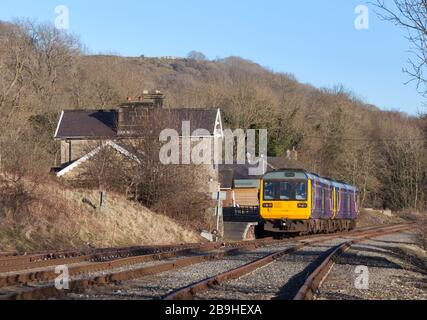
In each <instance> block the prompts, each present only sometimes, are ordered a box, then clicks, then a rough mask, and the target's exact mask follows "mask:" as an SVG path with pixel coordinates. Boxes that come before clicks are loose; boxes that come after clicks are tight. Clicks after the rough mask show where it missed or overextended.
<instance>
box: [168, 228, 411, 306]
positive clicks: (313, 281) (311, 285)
mask: <svg viewBox="0 0 427 320" xmlns="http://www.w3.org/2000/svg"><path fill="white" fill-rule="evenodd" d="M408 228H410V227H409V226H408V225H403V226H392V227H383V228H378V229H373V230H367V231H364V232H361V233H359V234H356V235H354V236H353V237H354V239H353V240H351V241H346V242H345V243H344V244H342V245H339V246H338V247H337V248H336V249H335V250H334V251H333V253H332V254H330V255H328V256H327V258H326V259H325V260H324V262H322V264H321V266H319V268H317V269H316V270H315V271H314V272H313V273H312V274H311V275H310V276H309V277H308V279H307V281H306V282H305V283H304V286H303V287H302V288H301V290H300V291H299V292H298V294H297V296H296V297H295V299H296V300H299V299H308V298H309V297H312V295H313V293H314V292H315V291H316V290H317V288H318V286H319V285H320V284H321V281H322V280H323V279H324V277H325V275H326V274H327V272H328V271H329V270H330V268H332V265H333V264H332V261H333V258H334V257H336V256H338V255H339V254H341V253H342V252H344V251H345V250H347V249H348V248H349V247H350V246H351V244H353V243H357V242H360V241H363V240H365V239H369V238H373V237H376V236H380V235H385V234H389V233H395V232H399V231H404V230H407V229H408ZM336 237H337V236H327V237H324V238H321V239H315V240H313V241H304V242H301V243H298V244H297V245H295V246H292V247H291V248H287V249H285V250H281V251H277V252H273V253H271V254H269V255H266V256H264V257H262V258H260V259H257V260H254V261H252V262H250V263H248V264H245V265H243V266H241V267H238V268H235V269H233V270H229V271H226V272H223V273H221V274H218V275H215V276H213V277H210V278H207V279H204V280H202V281H199V282H196V283H193V284H191V285H189V286H186V287H183V288H180V289H178V290H176V291H175V292H172V293H170V294H168V295H167V296H165V297H164V298H163V299H164V300H189V299H192V298H194V297H195V296H196V295H197V294H198V293H200V292H203V291H206V290H209V289H210V288H212V287H215V286H218V285H220V284H222V283H224V282H227V281H230V280H233V279H237V278H239V277H242V276H244V275H246V274H248V273H251V272H253V271H254V270H257V269H259V268H262V267H264V266H266V265H268V264H270V263H272V262H274V261H275V260H278V259H280V258H281V257H283V256H284V255H287V254H291V253H294V252H296V251H298V250H300V249H302V248H304V247H307V246H310V245H312V244H314V243H318V242H319V241H320V242H324V241H327V240H331V239H335V238H336Z"/></svg>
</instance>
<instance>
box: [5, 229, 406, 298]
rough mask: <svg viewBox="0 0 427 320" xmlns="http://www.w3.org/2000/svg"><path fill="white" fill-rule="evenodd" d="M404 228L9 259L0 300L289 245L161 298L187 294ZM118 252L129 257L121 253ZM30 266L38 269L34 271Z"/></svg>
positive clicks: (57, 293)
mask: <svg viewBox="0 0 427 320" xmlns="http://www.w3.org/2000/svg"><path fill="white" fill-rule="evenodd" d="M403 228H408V225H404V226H402V225H395V226H390V227H387V228H381V229H378V228H375V227H374V228H372V227H371V228H365V229H361V230H356V231H353V232H350V233H342V234H334V235H316V236H306V237H298V238H295V239H286V240H273V239H263V240H254V241H246V242H235V243H207V244H194V245H188V246H164V247H156V248H153V247H152V248H150V249H151V250H155V251H154V252H155V253H152V252H153V251H152V252H149V251H147V247H137V248H131V249H129V248H126V249H120V250H118V251H117V252H115V251H113V253H114V255H113V257H112V256H111V254H112V252H111V251H108V250H105V251H104V252H102V253H101V252H99V251H98V252H93V253H91V254H89V255H81V256H77V257H75V256H74V257H71V258H57V259H50V260H47V261H34V262H31V263H30V264H28V265H25V264H21V265H20V264H14V265H13V264H12V265H9V266H6V267H4V268H5V270H7V268H8V267H9V271H8V272H7V273H0V288H3V289H2V291H1V292H0V299H45V298H64V297H66V295H67V294H68V293H70V292H71V293H75V294H78V293H83V292H85V291H87V290H88V289H93V288H98V287H107V290H108V286H110V285H115V284H118V283H121V282H124V281H131V280H134V279H139V278H141V277H151V276H153V275H159V276H162V274H163V273H165V272H167V271H171V270H177V269H182V268H185V267H189V266H193V265H196V266H197V265H198V264H201V263H210V262H211V261H218V260H221V259H230V257H232V256H234V255H238V254H241V253H242V252H252V251H256V250H257V249H259V248H264V247H268V246H270V247H272V248H274V247H275V246H279V245H284V244H288V247H287V248H285V249H283V250H280V251H274V252H272V253H271V254H268V255H266V256H264V257H261V258H259V259H256V260H255V261H252V262H250V263H248V264H246V265H242V266H239V267H238V268H236V269H233V270H228V271H226V272H224V273H221V274H218V275H216V276H213V277H210V278H207V279H204V280H202V281H198V282H196V283H193V284H191V285H189V286H186V287H183V288H180V289H178V290H175V291H174V292H173V293H172V294H168V295H167V296H166V297H165V298H166V299H189V298H191V297H192V296H193V295H194V294H195V293H197V292H201V291H204V290H207V289H209V288H210V287H212V286H215V285H218V284H221V283H223V282H226V281H229V280H231V279H236V278H238V277H240V276H242V275H244V274H247V273H249V272H251V271H254V270H256V269H259V268H260V267H262V266H265V265H268V264H269V263H271V262H273V261H275V260H277V259H279V258H280V257H282V256H284V255H287V254H290V253H292V252H295V251H298V250H300V249H301V248H303V247H307V246H310V245H312V244H314V243H319V242H324V241H327V240H331V239H336V238H340V237H344V236H346V237H349V236H352V237H353V238H354V239H361V238H363V237H369V236H372V235H374V234H379V233H380V232H382V233H384V232H396V231H399V230H402V229H403ZM292 242H293V243H292ZM295 242H296V243H295ZM132 250H133V251H132ZM138 250H139V251H138ZM141 250H145V251H141ZM121 254H123V255H131V256H125V257H124V258H122V257H121ZM110 259H112V260H110ZM62 264H64V265H67V266H68V268H69V275H70V277H71V278H72V281H70V283H69V286H70V290H67V291H65V290H57V289H56V287H55V286H54V284H53V283H52V280H53V279H55V278H56V277H57V276H58V274H56V273H55V271H54V266H56V265H62ZM34 266H38V267H40V268H42V269H41V270H34ZM0 268H1V267H0ZM14 268H15V269H16V268H18V269H19V268H24V269H20V271H21V272H16V270H15V269H14ZM27 268H32V269H33V270H29V271H25V269H27ZM22 270H24V271H22ZM144 279H145V278H144Z"/></svg>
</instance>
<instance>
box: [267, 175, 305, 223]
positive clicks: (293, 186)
mask: <svg viewBox="0 0 427 320" xmlns="http://www.w3.org/2000/svg"><path fill="white" fill-rule="evenodd" d="M311 199H312V195H311V181H310V180H309V179H308V178H307V176H306V175H305V174H304V172H302V171H289V172H287V171H280V172H272V173H268V174H266V175H265V176H264V177H263V179H261V185H260V194H259V201H260V215H261V217H262V218H263V219H264V220H284V219H289V220H308V219H310V216H311V206H312V202H311Z"/></svg>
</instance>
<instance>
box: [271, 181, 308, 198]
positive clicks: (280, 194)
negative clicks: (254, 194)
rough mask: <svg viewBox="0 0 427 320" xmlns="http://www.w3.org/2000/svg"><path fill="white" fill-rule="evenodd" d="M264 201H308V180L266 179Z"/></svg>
mask: <svg viewBox="0 0 427 320" xmlns="http://www.w3.org/2000/svg"><path fill="white" fill-rule="evenodd" d="M264 201H307V181H292V180H290V181H264Z"/></svg>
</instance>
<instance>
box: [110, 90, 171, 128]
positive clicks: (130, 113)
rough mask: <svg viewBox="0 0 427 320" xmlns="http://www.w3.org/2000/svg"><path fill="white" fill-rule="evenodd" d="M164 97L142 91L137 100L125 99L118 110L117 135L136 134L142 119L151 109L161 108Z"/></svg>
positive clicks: (159, 92)
mask: <svg viewBox="0 0 427 320" xmlns="http://www.w3.org/2000/svg"><path fill="white" fill-rule="evenodd" d="M164 99H165V96H164V94H163V93H161V91H159V90H156V91H152V92H150V91H148V90H144V91H143V93H142V95H141V96H139V97H138V99H137V100H134V99H132V97H131V96H128V97H127V98H126V100H127V102H126V103H123V104H122V105H121V106H120V107H119V110H118V133H119V135H128V134H132V132H137V130H138V128H139V127H140V126H141V125H142V121H143V118H144V117H145V115H146V114H147V112H149V111H148V110H149V109H152V108H162V107H163V100H164Z"/></svg>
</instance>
